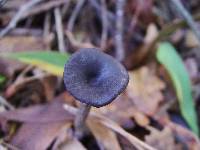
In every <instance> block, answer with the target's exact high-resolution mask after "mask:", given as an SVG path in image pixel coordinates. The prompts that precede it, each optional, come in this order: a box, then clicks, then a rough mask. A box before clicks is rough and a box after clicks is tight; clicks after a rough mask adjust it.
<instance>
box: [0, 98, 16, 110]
mask: <svg viewBox="0 0 200 150" xmlns="http://www.w3.org/2000/svg"><path fill="white" fill-rule="evenodd" d="M0 104H2V105H4V106H6V107H8V109H9V110H14V109H15V108H14V107H13V106H12V105H11V104H10V103H9V102H8V101H7V100H6V99H5V98H4V97H2V96H0Z"/></svg>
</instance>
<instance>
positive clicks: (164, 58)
mask: <svg viewBox="0 0 200 150" xmlns="http://www.w3.org/2000/svg"><path fill="white" fill-rule="evenodd" d="M156 57H157V60H158V61H159V62H160V63H161V64H162V65H163V66H164V67H165V68H166V70H167V71H168V73H169V75H170V77H171V79H172V82H173V84H174V88H175V90H176V94H177V97H178V100H179V105H180V110H181V114H182V115H183V117H184V118H185V120H186V122H187V123H188V125H189V126H190V128H191V129H192V131H193V132H194V133H196V134H197V135H198V134H199V128H198V125H197V115H196V111H195V107H194V102H193V97H192V90H191V82H190V79H189V75H188V73H187V70H186V68H185V66H184V64H183V62H182V60H181V57H180V56H179V54H178V53H177V51H176V50H175V48H174V47H173V46H172V45H171V44H170V43H167V42H165V43H161V44H160V45H159V48H158V50H157V53H156Z"/></svg>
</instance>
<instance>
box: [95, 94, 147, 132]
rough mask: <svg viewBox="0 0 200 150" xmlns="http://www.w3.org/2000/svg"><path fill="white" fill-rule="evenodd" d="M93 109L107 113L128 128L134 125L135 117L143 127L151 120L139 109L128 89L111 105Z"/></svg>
mask: <svg viewBox="0 0 200 150" xmlns="http://www.w3.org/2000/svg"><path fill="white" fill-rule="evenodd" d="M93 110H95V111H97V112H98V111H99V112H101V113H103V114H105V115H106V116H108V117H109V118H111V119H112V120H114V121H115V122H117V123H118V124H119V125H122V126H125V127H128V128H129V127H130V128H132V127H133V125H134V122H133V121H132V119H133V118H134V119H135V121H136V122H137V124H139V125H140V126H143V127H144V126H147V125H149V122H150V121H149V118H148V117H147V116H146V115H145V114H144V113H143V112H141V111H139V110H138V109H137V108H136V106H135V105H134V103H133V102H132V101H131V100H130V98H129V97H128V95H127V92H126V91H125V92H123V93H122V94H121V95H120V96H118V97H117V99H116V100H115V101H113V102H112V104H111V105H107V106H105V107H101V108H99V109H95V108H94V109H93Z"/></svg>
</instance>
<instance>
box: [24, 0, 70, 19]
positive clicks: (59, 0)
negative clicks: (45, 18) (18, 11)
mask: <svg viewBox="0 0 200 150" xmlns="http://www.w3.org/2000/svg"><path fill="white" fill-rule="evenodd" d="M63 4H68V1H66V0H52V1H49V2H46V3H42V4H41V5H38V6H37V7H34V8H32V9H31V10H30V11H29V12H27V13H26V14H23V16H22V19H25V18H27V17H29V16H33V15H37V14H39V13H42V12H45V11H48V10H50V9H52V8H55V7H59V6H60V5H63Z"/></svg>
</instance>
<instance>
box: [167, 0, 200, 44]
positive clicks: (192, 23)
mask: <svg viewBox="0 0 200 150" xmlns="http://www.w3.org/2000/svg"><path fill="white" fill-rule="evenodd" d="M171 2H172V4H173V5H174V6H175V7H176V10H177V11H178V12H179V13H180V14H181V15H182V16H183V18H184V19H185V20H186V22H187V24H188V25H189V26H190V28H191V29H192V30H193V32H194V34H195V35H196V37H197V39H198V41H199V44H200V32H199V29H198V28H197V26H196V23H195V21H194V19H193V18H192V16H191V15H190V14H189V12H188V11H187V10H186V9H185V7H184V6H183V4H182V3H181V1H180V0H171Z"/></svg>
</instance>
